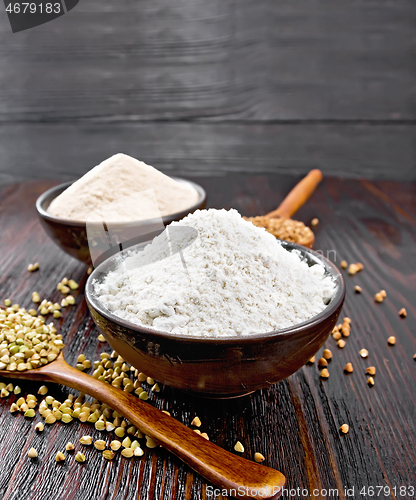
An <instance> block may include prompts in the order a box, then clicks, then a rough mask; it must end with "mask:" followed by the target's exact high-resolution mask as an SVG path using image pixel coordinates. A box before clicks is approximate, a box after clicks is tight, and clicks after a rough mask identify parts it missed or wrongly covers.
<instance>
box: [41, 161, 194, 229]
mask: <svg viewBox="0 0 416 500" xmlns="http://www.w3.org/2000/svg"><path fill="white" fill-rule="evenodd" d="M198 199H199V194H198V193H197V191H196V190H195V189H194V188H193V187H191V186H189V185H187V184H184V183H182V182H178V181H175V180H173V179H171V178H170V177H168V176H167V175H165V174H162V172H159V171H158V170H156V169H155V168H153V167H151V166H150V165H146V163H144V162H142V161H139V160H136V159H135V158H132V157H131V156H128V155H125V154H122V153H119V154H116V155H114V156H112V157H111V158H108V159H107V160H105V161H103V162H102V163H100V164H99V165H97V166H96V167H94V168H93V169H92V170H90V171H89V172H87V173H86V174H85V175H84V176H83V177H81V179H79V180H78V181H76V182H74V184H72V185H71V186H70V187H69V188H68V189H66V190H65V191H64V192H63V193H62V194H60V195H59V196H58V197H57V198H55V199H54V200H53V201H52V203H51V204H50V206H49V209H48V211H49V212H50V213H51V214H53V215H56V216H58V217H62V218H65V219H71V220H78V221H87V220H88V221H94V220H105V221H107V222H129V221H137V220H147V219H153V218H156V217H160V216H162V217H163V216H165V215H171V214H175V213H177V212H181V211H182V210H187V209H188V208H190V207H191V206H192V205H194V204H195V203H197V201H198Z"/></svg>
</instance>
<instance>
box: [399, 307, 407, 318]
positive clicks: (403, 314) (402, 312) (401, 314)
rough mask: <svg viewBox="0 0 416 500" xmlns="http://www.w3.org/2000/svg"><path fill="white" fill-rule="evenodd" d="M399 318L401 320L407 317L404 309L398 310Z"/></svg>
mask: <svg viewBox="0 0 416 500" xmlns="http://www.w3.org/2000/svg"><path fill="white" fill-rule="evenodd" d="M399 316H401V317H402V318H405V317H406V316H407V311H406V309H405V308H404V307H402V308H401V309H400V311H399Z"/></svg>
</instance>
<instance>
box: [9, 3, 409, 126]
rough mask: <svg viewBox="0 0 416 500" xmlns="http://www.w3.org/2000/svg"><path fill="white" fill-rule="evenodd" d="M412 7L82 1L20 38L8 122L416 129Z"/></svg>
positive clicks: (12, 41)
mask: <svg viewBox="0 0 416 500" xmlns="http://www.w3.org/2000/svg"><path fill="white" fill-rule="evenodd" d="M415 21H416V9H415V5H414V2H413V1H412V0H396V1H393V0H366V1H365V2H363V1H362V0H348V1H341V0H336V1H334V0H296V1H293V0H258V1H256V2H251V1H250V0H239V1H238V2H236V1H232V0H226V1H224V0H211V1H210V2H204V1H203V0H197V1H190V0H180V1H177V2H174V3H172V2H170V1H169V0H154V1H152V2H149V1H145V0H141V1H137V0H118V1H117V2H110V1H109V0H107V1H102V0H88V1H81V2H80V3H79V4H78V5H77V7H76V8H75V9H74V10H72V11H71V12H70V14H68V15H65V16H63V17H61V18H60V19H58V20H56V21H54V22H52V23H48V24H46V25H43V26H41V27H38V28H36V29H32V30H28V31H26V32H22V33H19V34H15V35H13V34H12V33H11V30H10V26H8V21H7V18H6V16H1V19H0V36H1V43H0V75H1V77H0V78H1V80H0V81H1V85H0V119H1V120H2V121H8V120H30V121H37V120H61V119H71V118H81V117H82V118H86V119H88V118H91V117H94V118H97V117H99V118H102V119H114V117H118V118H123V119H127V120H130V119H138V120H148V119H169V120H171V119H175V120H178V119H201V118H203V119H212V120H218V119H219V120H222V119H224V118H227V119H231V120H239V119H248V120H252V119H260V120H264V119H267V120H298V119H301V120H317V119H318V120H340V119H347V120H362V119H366V120H378V119H382V120H393V121H394V120H414V119H415V113H416V108H415V87H416V86H415V77H416V67H415V64H414V57H415V37H416V35H415V31H414V24H415Z"/></svg>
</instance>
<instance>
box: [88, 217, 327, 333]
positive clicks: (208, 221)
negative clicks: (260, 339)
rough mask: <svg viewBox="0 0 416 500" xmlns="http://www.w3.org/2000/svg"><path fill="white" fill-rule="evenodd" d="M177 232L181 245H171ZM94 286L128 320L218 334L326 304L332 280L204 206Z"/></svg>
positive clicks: (280, 321)
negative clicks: (175, 246) (175, 249)
mask: <svg viewBox="0 0 416 500" xmlns="http://www.w3.org/2000/svg"><path fill="white" fill-rule="evenodd" d="M179 228H183V230H182V231H183V236H182V237H180V236H178V235H180V234H181V232H180V231H181V230H180V229H179ZM189 228H193V232H192V231H190V230H189ZM185 229H187V230H185ZM169 233H171V235H172V234H173V233H174V234H175V240H176V241H175V242H172V241H170V240H172V237H171V238H170V239H169ZM193 234H194V235H196V237H195V236H192V235H193ZM178 239H179V240H180V241H179V244H180V246H181V248H182V250H181V251H180V252H178V251H174V252H172V251H171V249H172V245H173V244H174V245H177V244H178V241H177V240H178ZM95 291H96V294H97V296H98V298H99V301H100V302H101V303H102V305H103V306H104V307H105V308H107V309H108V310H109V311H110V312H111V313H112V314H114V315H115V316H118V317H120V318H123V319H124V320H127V321H130V322H131V323H135V324H137V325H142V326H146V327H148V328H152V329H154V330H160V331H164V332H171V333H172V334H178V335H189V336H192V337H219V338H220V337H230V336H246V335H250V334H253V333H263V332H271V331H274V330H280V329H283V328H286V327H289V326H292V325H296V324H297V323H301V322H303V321H306V320H308V319H310V318H312V317H313V316H315V315H316V314H318V313H320V312H321V311H322V310H323V309H324V308H325V307H326V304H327V303H328V301H329V300H330V299H331V298H332V297H333V295H334V292H335V284H334V282H333V281H332V279H331V278H330V277H328V276H325V270H324V267H323V266H321V265H319V264H315V265H313V266H311V267H309V266H308V264H307V263H306V262H304V261H303V260H302V259H301V257H300V255H299V254H298V253H297V252H293V251H292V252H290V251H288V250H286V249H284V248H283V247H282V246H281V245H280V243H279V242H278V240H276V239H275V237H274V236H272V235H271V234H269V233H267V232H266V231H265V230H264V229H262V228H259V227H256V226H254V225H253V224H252V223H251V222H248V221H245V220H244V219H242V217H241V216H240V214H239V213H238V212H237V211H236V210H230V211H226V210H213V209H210V210H198V211H196V212H195V213H194V214H192V215H188V216H187V217H186V218H184V219H182V220H181V221H180V222H173V223H171V224H170V225H169V226H168V227H167V231H166V232H164V233H163V234H162V235H160V236H158V237H156V238H155V239H154V240H153V241H152V243H151V244H149V245H147V246H146V247H145V249H144V250H143V251H132V252H131V254H130V255H128V256H127V257H126V258H125V260H123V261H122V262H120V264H119V265H118V267H117V268H116V269H115V270H114V271H112V272H109V273H108V274H107V276H106V277H105V278H104V280H103V281H102V282H101V283H98V282H97V283H96V285H95Z"/></svg>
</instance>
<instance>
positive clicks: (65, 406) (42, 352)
mask: <svg viewBox="0 0 416 500" xmlns="http://www.w3.org/2000/svg"><path fill="white" fill-rule="evenodd" d="M38 269H39V264H37V263H36V264H31V265H30V266H29V268H28V270H29V271H30V272H34V271H37V270H38ZM89 273H90V270H89V271H88V274H89ZM78 287H79V285H78V283H76V282H75V281H74V280H72V279H68V278H64V279H63V280H61V282H60V283H58V285H57V289H58V290H59V291H60V292H61V293H62V294H63V295H64V298H63V299H62V300H61V302H60V303H58V302H56V303H52V302H50V301H47V300H41V298H40V295H39V293H38V292H33V293H32V302H33V303H35V304H36V305H37V310H36V309H29V310H26V309H25V308H23V307H20V305H19V304H12V302H11V300H10V299H6V300H5V301H4V306H0V370H5V371H10V372H14V371H19V372H22V371H26V370H31V369H35V368H39V367H41V366H43V365H46V364H48V363H51V362H52V361H54V360H55V359H56V358H57V357H58V355H59V353H60V352H61V350H62V349H63V347H64V343H63V340H62V335H59V334H58V333H57V330H56V328H55V326H54V324H53V322H49V323H47V322H46V319H45V318H46V317H47V316H49V315H50V316H52V317H53V318H54V319H59V318H61V316H62V312H61V311H62V309H63V308H66V307H67V306H71V305H74V304H75V302H76V300H75V297H74V296H72V295H70V292H71V291H73V290H76V289H77V288H78ZM98 341H100V342H105V339H104V337H103V335H101V334H100V335H99V336H98ZM76 368H77V370H80V371H85V370H90V369H91V370H92V376H93V377H94V378H96V379H98V380H100V381H102V382H104V383H108V384H111V385H113V386H114V387H117V388H119V389H121V390H123V391H125V392H128V393H132V394H134V395H135V396H137V397H138V398H139V399H141V400H143V401H147V400H148V399H149V392H153V393H158V392H160V387H159V385H158V383H157V382H155V380H154V379H153V378H151V377H148V376H147V375H145V374H144V373H142V372H139V370H137V369H136V368H135V367H133V366H131V365H129V364H128V363H126V362H125V360H124V359H123V358H122V357H121V356H119V355H118V354H117V352H115V351H113V352H111V353H105V352H104V353H102V354H100V359H98V360H96V361H94V362H91V361H90V360H88V359H86V357H85V355H84V354H81V355H79V356H78V359H77V363H76ZM11 395H14V396H15V400H14V401H13V402H12V404H11V405H10V412H11V413H21V414H22V415H23V416H24V417H25V418H27V419H34V418H35V417H36V415H37V412H38V414H39V415H40V416H41V417H42V419H43V421H39V422H37V424H36V425H35V430H36V431H37V433H38V434H41V433H42V432H43V431H44V429H45V424H46V425H48V426H50V425H53V424H55V423H56V422H58V421H60V422H61V423H63V424H70V423H71V422H73V421H74V420H79V421H80V422H83V423H84V422H85V423H88V424H91V425H94V427H95V429H96V430H97V431H100V432H103V433H108V437H107V436H106V437H104V436H103V439H98V440H96V441H93V439H92V437H91V436H88V435H86V436H82V437H81V439H80V440H79V443H80V445H81V446H83V447H92V445H94V448H95V449H96V450H98V451H101V452H102V456H103V458H104V459H105V460H112V459H113V458H114V457H115V456H116V452H118V451H119V450H120V455H121V456H123V457H125V458H132V457H142V456H143V455H144V451H143V449H142V447H141V444H140V442H139V440H145V446H146V447H147V448H156V447H157V446H159V443H158V442H157V441H155V440H154V439H152V438H151V437H150V436H147V435H145V434H144V433H143V432H142V431H141V430H140V429H138V428H136V427H135V426H133V425H130V423H129V422H128V421H127V420H126V419H124V418H123V416H122V415H121V414H120V413H118V412H117V411H114V410H113V409H112V408H110V407H109V406H108V405H106V404H103V403H101V402H100V401H98V400H96V399H94V400H91V401H88V400H87V399H86V398H85V394H83V393H79V394H78V396H74V395H73V394H68V395H67V397H66V399H65V400H64V401H58V400H57V399H55V398H54V397H53V396H51V395H48V388H47V387H46V386H45V385H42V386H41V387H40V388H39V390H38V392H37V396H35V395H34V394H27V395H26V396H25V397H24V396H23V395H22V389H21V387H20V386H18V385H13V384H12V383H8V384H6V383H5V382H0V397H1V398H7V397H9V396H11ZM38 398H39V399H40V401H38ZM163 412H164V413H166V414H168V415H170V413H169V412H168V411H166V410H163ZM201 425H202V424H201V421H200V419H199V418H198V417H195V418H194V419H193V420H192V422H191V426H192V427H194V431H195V432H196V433H197V434H199V435H200V436H202V437H203V438H205V439H207V440H209V437H208V435H207V434H206V433H205V432H201V431H200V430H199V429H198V428H199V427H201ZM241 446H242V445H241ZM236 450H237V451H239V452H242V451H243V448H242V449H236ZM63 451H65V452H66V453H67V455H65V454H64V453H63ZM63 451H61V450H59V451H58V452H57V453H56V456H55V460H56V462H63V461H65V460H66V459H67V456H69V455H73V456H74V459H75V461H76V462H78V463H83V462H85V461H86V459H87V458H86V456H85V454H84V453H82V451H77V452H75V446H74V444H73V443H71V442H68V443H67V444H66V446H65V450H63ZM27 455H28V457H29V458H30V459H33V460H34V459H37V458H38V452H37V450H36V449H35V448H30V449H29V450H28V452H27ZM254 459H255V461H256V462H261V461H263V460H264V456H263V455H261V454H260V453H256V454H255V456H254Z"/></svg>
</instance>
